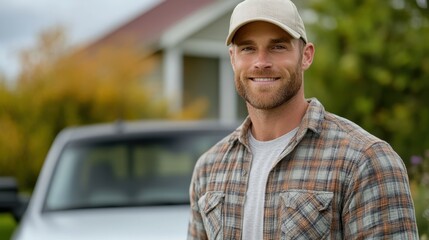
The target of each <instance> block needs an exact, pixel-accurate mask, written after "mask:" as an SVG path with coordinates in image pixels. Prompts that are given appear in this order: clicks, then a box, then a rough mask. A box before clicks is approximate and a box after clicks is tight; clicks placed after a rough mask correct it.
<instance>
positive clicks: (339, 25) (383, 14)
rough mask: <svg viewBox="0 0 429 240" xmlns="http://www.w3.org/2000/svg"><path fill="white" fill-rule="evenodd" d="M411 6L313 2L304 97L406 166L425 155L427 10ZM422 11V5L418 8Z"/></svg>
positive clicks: (401, 0)
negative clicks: (312, 51) (312, 49)
mask: <svg viewBox="0 0 429 240" xmlns="http://www.w3.org/2000/svg"><path fill="white" fill-rule="evenodd" d="M418 3H419V1H417V2H416V1H414V0H413V1H411V0H392V1H388V2H386V1H378V0H363V1H352V0H345V1H340V2H329V1H326V0H312V1H310V2H309V5H308V7H309V8H308V10H307V11H306V12H305V14H304V16H308V17H309V18H308V19H309V20H310V21H311V22H310V24H308V25H307V26H308V31H309V32H310V39H311V40H312V41H314V42H315V44H316V56H315V60H314V64H313V65H312V67H311V69H310V70H309V71H308V73H307V75H308V76H307V78H306V79H307V80H306V84H307V95H310V96H316V97H318V98H320V99H321V100H322V101H323V102H324V103H325V106H326V108H327V109H328V110H330V111H331V112H334V113H337V114H339V115H342V116H345V117H347V118H349V119H351V120H353V121H355V122H357V123H358V124H360V125H361V126H363V127H364V128H365V129H367V130H368V131H370V132H372V133H374V134H375V135H376V136H378V137H380V138H382V139H384V140H386V141H387V142H389V143H390V144H391V145H393V147H394V148H395V150H397V152H398V153H399V154H400V155H401V156H402V158H403V159H404V161H405V162H406V163H407V164H408V163H409V159H410V157H411V156H412V155H415V154H418V153H421V154H422V153H423V152H424V151H425V149H428V148H429V137H428V136H429V124H428V123H429V108H428V107H427V106H428V105H427V104H428V103H429V95H428V94H427V93H428V92H429V81H428V79H429V55H428V54H427V53H428V52H429V10H428V9H427V8H422V7H421V6H419V4H418ZM420 5H421V4H420Z"/></svg>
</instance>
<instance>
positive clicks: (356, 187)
mask: <svg viewBox="0 0 429 240" xmlns="http://www.w3.org/2000/svg"><path fill="white" fill-rule="evenodd" d="M349 180H350V184H349V187H348V189H347V190H346V196H345V202H344V209H343V216H342V217H343V227H344V239H401V240H406V239H418V232H417V224H416V218H415V212H414V206H413V202H412V197H411V193H410V187H409V182H408V176H407V171H406V168H405V166H404V163H403V162H402V160H401V158H400V157H399V156H398V155H397V154H396V153H395V152H394V151H393V149H392V148H391V147H390V146H389V145H388V144H387V143H385V142H380V143H376V144H374V145H372V146H371V147H370V148H369V149H367V151H366V152H365V153H364V155H363V157H362V159H361V160H360V161H359V162H358V164H357V165H356V168H355V169H354V171H353V173H352V174H351V176H350V179H349Z"/></svg>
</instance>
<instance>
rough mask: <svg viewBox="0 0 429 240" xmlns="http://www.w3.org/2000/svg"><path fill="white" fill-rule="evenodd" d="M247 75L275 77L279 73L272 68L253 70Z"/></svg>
mask: <svg viewBox="0 0 429 240" xmlns="http://www.w3.org/2000/svg"><path fill="white" fill-rule="evenodd" d="M246 75H247V76H252V77H259V76H260V77H275V76H278V75H279V74H278V73H277V72H276V71H273V70H270V69H262V70H252V71H250V72H248V73H247V74H246Z"/></svg>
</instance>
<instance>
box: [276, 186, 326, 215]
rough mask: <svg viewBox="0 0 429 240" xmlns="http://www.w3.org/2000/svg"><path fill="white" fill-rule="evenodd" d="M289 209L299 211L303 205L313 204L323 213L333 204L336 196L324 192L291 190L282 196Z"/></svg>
mask: <svg viewBox="0 0 429 240" xmlns="http://www.w3.org/2000/svg"><path fill="white" fill-rule="evenodd" d="M280 196H281V198H282V199H283V201H284V204H285V206H286V207H288V208H292V209H298V208H299V206H300V205H303V204H309V203H311V204H313V205H314V207H315V208H317V210H319V211H323V210H325V209H327V208H328V207H329V205H330V204H331V201H332V198H333V196H334V194H333V193H332V192H324V191H306V190H289V191H286V192H284V193H281V194H280Z"/></svg>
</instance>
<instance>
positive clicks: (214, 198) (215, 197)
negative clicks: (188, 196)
mask: <svg viewBox="0 0 429 240" xmlns="http://www.w3.org/2000/svg"><path fill="white" fill-rule="evenodd" d="M224 197H225V194H224V193H223V192H206V193H205V194H204V195H203V197H201V198H200V200H199V201H198V205H199V206H200V209H202V210H203V212H204V213H206V214H207V213H209V212H210V211H211V210H213V208H215V207H216V206H217V205H218V204H219V203H221V202H222V201H223V198H224Z"/></svg>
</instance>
